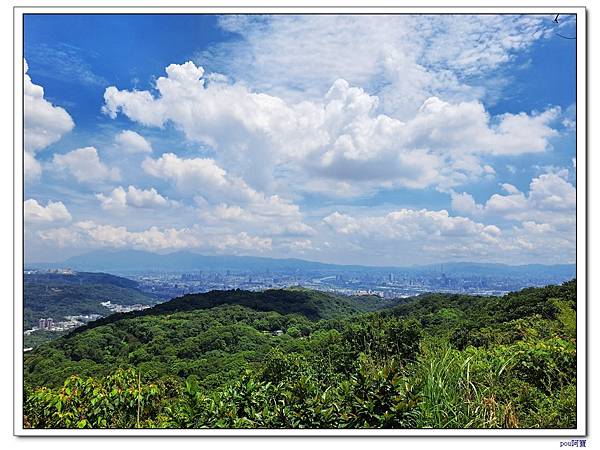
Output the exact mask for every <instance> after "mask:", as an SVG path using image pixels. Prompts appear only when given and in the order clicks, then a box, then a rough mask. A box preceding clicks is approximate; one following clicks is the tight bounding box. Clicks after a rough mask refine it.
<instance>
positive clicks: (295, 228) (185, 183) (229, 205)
mask: <svg viewBox="0 0 600 450" xmlns="http://www.w3.org/2000/svg"><path fill="white" fill-rule="evenodd" d="M142 167H143V169H144V170H145V171H146V172H147V173H148V174H150V175H152V176H155V177H158V178H161V179H165V180H169V181H172V182H173V183H174V184H175V185H176V186H177V187H178V189H179V190H180V191H182V192H184V193H186V194H188V195H193V196H194V199H195V201H196V204H197V207H198V209H199V215H200V217H201V218H202V219H204V220H205V221H207V222H209V223H212V224H215V223H223V222H226V223H229V224H236V225H237V226H247V225H248V224H254V225H257V226H260V227H264V228H265V229H268V230H270V231H271V233H274V234H286V233H288V234H312V233H313V232H314V231H313V230H312V228H311V227H309V226H308V225H306V224H304V223H303V222H302V215H301V213H300V209H299V207H298V206H297V205H295V204H293V203H291V202H290V201H288V200H286V199H284V198H282V197H280V196H279V195H266V194H264V193H263V192H260V191H257V190H255V189H253V188H252V187H250V186H249V185H248V184H247V183H246V182H245V181H244V180H243V179H242V178H240V177H237V176H233V175H230V174H229V173H227V171H225V170H224V169H222V168H221V167H220V166H218V165H217V163H216V162H215V161H214V160H213V159H210V158H187V159H186V158H180V157H178V156H177V155H175V154H173V153H165V154H163V155H162V156H161V157H159V158H157V159H152V158H146V159H145V160H144V162H143V163H142Z"/></svg>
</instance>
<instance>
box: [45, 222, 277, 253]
mask: <svg viewBox="0 0 600 450" xmlns="http://www.w3.org/2000/svg"><path fill="white" fill-rule="evenodd" d="M38 236H39V237H40V238H41V239H43V240H48V241H52V242H55V243H56V244H57V245H59V246H79V247H92V248H93V247H112V248H124V247H131V248H136V249H143V250H149V251H158V250H176V249H182V248H187V249H190V248H192V249H197V250H203V251H210V252H214V253H239V252H242V253H244V252H249V253H260V252H264V251H267V250H270V248H271V239H269V238H261V237H257V236H251V235H249V234H248V233H244V232H241V233H237V234H227V233H209V232H207V231H206V230H204V229H202V228H201V227H198V226H193V227H190V228H163V229H160V228H158V227H150V228H148V229H146V230H141V231H130V230H128V229H127V228H126V227H124V226H114V225H102V224H98V223H95V222H93V221H82V222H77V223H75V224H73V226H71V227H69V228H54V229H51V230H42V231H39V232H38Z"/></svg>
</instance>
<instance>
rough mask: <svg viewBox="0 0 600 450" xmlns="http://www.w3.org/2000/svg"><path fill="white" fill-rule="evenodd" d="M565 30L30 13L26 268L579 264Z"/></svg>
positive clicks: (435, 20)
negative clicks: (230, 260)
mask: <svg viewBox="0 0 600 450" xmlns="http://www.w3.org/2000/svg"><path fill="white" fill-rule="evenodd" d="M553 18H554V17H553V16H551V15H548V16H544V15H540V16H527V15H525V16H500V15H498V16H495V15H486V16H469V15H463V16H435V15H429V16H425V15H422V16H310V15H304V16H294V15H280V16H259V15H253V16H214V15H27V16H26V17H25V28H24V29H25V36H24V43H25V47H24V48H25V50H24V58H25V61H26V65H27V73H26V75H25V99H24V100H25V105H24V106H25V166H26V174H25V178H26V184H25V199H26V202H25V218H26V238H25V243H26V252H25V257H26V261H29V262H33V261H56V260H62V259H65V258H66V257H68V256H71V255H74V254H79V253H83V252H86V251H89V250H91V249H97V248H136V249H145V250H150V251H156V252H169V251H175V250H180V249H188V250H192V251H197V252H199V253H205V254H252V255H263V256H274V257H284V256H285V257H287V256H293V257H300V258H306V259H313V260H319V261H327V262H339V263H359V264H381V265H390V264H396V265H405V264H414V263H430V262H443V261H465V260H470V261H489V262H509V263H530V262H544V263H548V262H557V263H566V262H573V261H574V259H575V189H574V185H575V135H574V131H575V88H576V86H575V68H576V61H575V45H576V44H575V42H576V41H575V40H568V39H563V38H561V37H559V36H558V35H557V34H556V33H557V32H559V33H560V34H562V35H565V36H572V35H574V33H575V31H574V29H575V27H574V25H575V17H574V16H561V17H560V18H559V24H555V23H554V22H552V19H553ZM42 89H43V91H42Z"/></svg>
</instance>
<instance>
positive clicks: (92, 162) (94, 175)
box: [52, 147, 120, 183]
mask: <svg viewBox="0 0 600 450" xmlns="http://www.w3.org/2000/svg"><path fill="white" fill-rule="evenodd" d="M52 164H53V166H54V168H56V169H57V170H59V171H64V172H68V173H70V174H71V175H72V176H74V177H75V179H77V181H79V182H80V183H91V182H97V181H103V180H117V179H119V177H120V173H119V170H118V169H117V168H110V167H108V166H106V164H104V163H103V162H102V161H100V157H99V156H98V151H97V150H96V148H94V147H83V148H78V149H75V150H73V151H71V152H69V153H65V154H55V155H54V157H53V159H52Z"/></svg>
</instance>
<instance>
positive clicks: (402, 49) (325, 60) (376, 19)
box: [197, 15, 568, 119]
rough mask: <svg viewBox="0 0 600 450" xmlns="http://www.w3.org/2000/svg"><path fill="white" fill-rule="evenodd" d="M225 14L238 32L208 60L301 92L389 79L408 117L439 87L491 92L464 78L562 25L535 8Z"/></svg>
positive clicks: (273, 87)
mask: <svg viewBox="0 0 600 450" xmlns="http://www.w3.org/2000/svg"><path fill="white" fill-rule="evenodd" d="M567 19H568V18H567V17H565V20H567ZM220 24H221V26H222V27H223V28H224V29H225V30H226V31H229V32H233V33H236V34H237V35H238V36H236V37H238V39H234V40H231V41H229V42H227V43H224V44H220V45H218V46H216V47H213V48H212V49H210V50H208V51H204V52H203V53H201V54H199V55H198V57H197V61H198V62H199V63H200V64H202V65H209V67H211V69H216V70H217V71H221V72H224V73H227V74H232V76H234V77H235V78H236V79H238V80H244V81H245V82H246V83H248V84H249V85H251V86H253V87H255V88H257V89H260V90H264V91H266V92H269V93H272V94H276V95H281V96H284V97H285V98H294V99H296V100H297V99H298V98H299V96H300V95H302V96H305V95H306V94H307V93H308V94H309V95H311V97H312V98H318V97H319V96H320V93H321V92H322V91H323V90H325V89H326V88H327V87H329V86H330V85H331V83H333V82H334V81H335V80H336V79H337V78H340V77H342V78H345V79H347V80H348V81H349V82H350V83H352V84H358V85H361V86H369V87H371V90H376V89H378V88H379V89H380V92H379V93H380V94H382V95H381V96H382V100H383V103H384V105H385V107H386V108H387V112H392V111H393V112H394V113H395V114H397V115H398V116H399V117H400V118H402V119H405V118H406V117H410V116H411V115H412V114H413V113H414V111H415V109H416V108H417V107H418V106H419V105H420V104H421V103H422V102H423V101H424V100H425V99H426V98H428V97H430V96H440V95H443V97H444V98H445V99H462V100H464V99H473V98H476V97H479V96H481V95H484V93H485V89H484V88H481V87H470V86H467V85H466V84H465V82H464V81H462V80H464V79H465V78H468V77H472V76H479V77H481V76H482V75H488V74H492V75H495V74H496V73H497V72H498V70H499V69H500V68H501V67H502V66H503V65H504V64H506V63H507V62H509V61H511V60H513V59H514V57H515V55H516V54H519V53H522V52H524V51H526V50H527V49H528V48H530V46H531V45H532V44H533V43H534V42H535V41H536V40H538V39H541V38H544V37H548V36H551V35H552V34H551V33H552V30H551V28H552V26H553V25H554V24H553V23H552V22H551V18H550V17H548V16H546V17H543V16H531V15H519V16H514V15H495V16H494V15H374V16H360V17H358V16H352V15H330V16H327V15H324V16H303V15H276V16H230V15H227V16H223V17H221V18H220ZM332 30H335V32H332ZM366 36H368V38H365V37H366ZM314 61H319V63H318V64H314ZM249 68H252V70H249ZM488 84H489V83H488ZM405 114H407V115H406V116H405Z"/></svg>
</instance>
